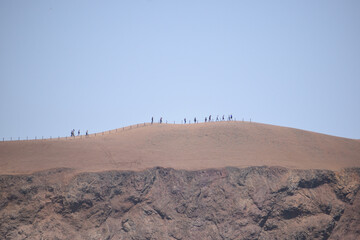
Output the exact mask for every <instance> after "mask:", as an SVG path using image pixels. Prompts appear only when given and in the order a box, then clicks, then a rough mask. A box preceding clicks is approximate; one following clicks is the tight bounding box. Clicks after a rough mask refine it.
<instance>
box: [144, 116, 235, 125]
mask: <svg viewBox="0 0 360 240" xmlns="http://www.w3.org/2000/svg"><path fill="white" fill-rule="evenodd" d="M227 120H228V121H232V120H233V115H232V114H230V115H229V116H228V118H227ZM211 121H214V120H213V119H212V118H211V115H209V118H208V117H205V122H211ZM218 121H225V115H222V118H221V120H220V118H219V115H217V116H216V122H218ZM162 122H163V119H162V117H160V120H159V123H162ZM153 123H154V117H151V124H153ZM166 123H167V121H166ZM174 123H175V122H174ZM189 123H191V121H189ZM194 123H199V120H198V119H197V118H196V117H195V118H194ZM184 124H186V118H184Z"/></svg>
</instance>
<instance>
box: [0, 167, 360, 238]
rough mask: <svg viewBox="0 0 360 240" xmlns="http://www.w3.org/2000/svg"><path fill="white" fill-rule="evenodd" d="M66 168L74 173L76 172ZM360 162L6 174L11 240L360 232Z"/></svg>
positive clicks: (5, 232)
mask: <svg viewBox="0 0 360 240" xmlns="http://www.w3.org/2000/svg"><path fill="white" fill-rule="evenodd" d="M64 176H71V177H69V178H66V177H64ZM359 188H360V169H359V168H349V169H345V170H341V171H337V172H334V171H330V170H293V169H287V168H281V167H249V168H241V169H240V168H231V167H227V168H222V169H210V170H200V171H181V170H174V169H170V168H153V169H149V170H146V171H142V172H130V171H108V172H101V173H80V174H74V173H73V172H72V170H69V169H56V170H49V171H44V172H39V173H35V174H32V175H19V176H15V175H3V176H0V194H1V195H0V236H2V239H26V238H29V239H356V238H358V237H359V236H360V195H359V193H358V191H359Z"/></svg>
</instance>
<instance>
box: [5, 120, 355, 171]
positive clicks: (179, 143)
mask: <svg viewBox="0 0 360 240" xmlns="http://www.w3.org/2000/svg"><path fill="white" fill-rule="evenodd" d="M263 165H267V166H283V167H287V168H298V169H329V170H339V169H341V168H346V167H360V141H358V140H353V139H346V138H340V137H334V136H329V135H324V134H318V133H314V132H308V131H303V130H298V129H292V128H285V127H278V126H272V125H265V124H259V123H249V122H212V123H199V124H187V125H174V124H154V125H149V124H147V126H143V124H142V125H139V127H136V125H135V126H133V127H132V128H131V129H129V127H128V128H126V129H125V130H123V129H118V130H117V131H115V130H113V131H112V132H111V133H108V132H107V133H105V134H104V135H103V134H102V133H100V134H97V136H94V135H90V136H89V137H85V136H82V137H81V138H80V137H76V138H72V139H71V138H68V139H65V138H61V139H52V140H49V139H48V140H31V141H13V142H0V174H20V173H32V172H35V171H41V170H46V169H51V168H62V167H66V168H73V169H76V170H77V171H104V170H136V171H137V170H143V169H146V168H152V167H155V166H161V167H172V168H175V169H186V170H196V169H206V168H221V167H226V166H235V167H248V166H263Z"/></svg>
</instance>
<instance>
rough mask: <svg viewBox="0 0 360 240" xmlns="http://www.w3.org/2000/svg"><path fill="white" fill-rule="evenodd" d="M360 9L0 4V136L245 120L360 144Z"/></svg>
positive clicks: (292, 4)
mask: <svg viewBox="0 0 360 240" xmlns="http://www.w3.org/2000/svg"><path fill="white" fill-rule="evenodd" d="M359 90H360V1H357V0H355V1H348V0H345V1H340V0H338V1H331V0H323V1H319V0H315V1H314V0H311V1H310V0H309V1H300V0H299V1H285V0H283V1H268V0H267V1H240V0H239V1H227V0H224V1H220V0H219V1H209V0H206V1H198V0H192V1H168V0H167V1H158V0H148V1H143V0H142V1H120V0H118V1H89V0H86V1H77V0H72V1H51V0H44V1H27V0H23V1H17V0H0V138H1V140H2V138H3V137H5V139H9V138H10V137H13V138H16V139H17V138H18V137H21V138H26V137H27V136H28V137H29V138H34V137H35V136H38V137H40V136H44V137H49V136H53V137H57V136H65V135H69V134H70V131H71V129H73V128H75V129H76V130H78V129H81V131H82V132H85V130H86V129H88V130H89V132H91V133H92V132H99V131H103V130H109V129H114V128H118V127H122V126H127V125H130V124H136V123H141V122H145V121H146V122H148V121H150V118H151V116H154V117H155V118H156V119H158V118H159V117H160V116H162V117H163V118H164V119H165V120H169V121H172V122H173V121H177V122H180V121H181V120H182V119H183V118H184V117H187V118H191V119H193V118H194V117H197V118H199V119H201V120H202V121H203V119H204V117H205V116H208V115H209V114H212V115H213V116H216V115H218V114H219V115H222V114H233V115H234V116H235V117H236V118H237V119H242V118H245V119H246V120H248V119H249V118H252V119H254V121H257V122H262V123H268V124H275V125H281V126H287V127H294V128H300V129H305V130H309V131H315V132H321V133H325V134H330V135H336V136H342V137H348V138H360V126H359V123H360V94H359Z"/></svg>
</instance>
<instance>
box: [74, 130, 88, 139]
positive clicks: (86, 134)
mask: <svg viewBox="0 0 360 240" xmlns="http://www.w3.org/2000/svg"><path fill="white" fill-rule="evenodd" d="M88 135H89V131H88V130H86V133H85V136H88ZM78 136H80V129H79V131H78ZM71 137H75V129H73V130H71Z"/></svg>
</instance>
